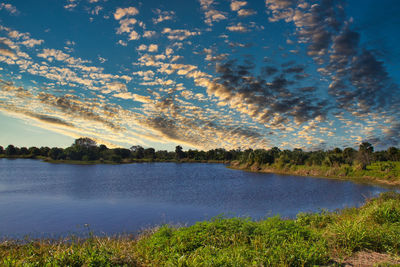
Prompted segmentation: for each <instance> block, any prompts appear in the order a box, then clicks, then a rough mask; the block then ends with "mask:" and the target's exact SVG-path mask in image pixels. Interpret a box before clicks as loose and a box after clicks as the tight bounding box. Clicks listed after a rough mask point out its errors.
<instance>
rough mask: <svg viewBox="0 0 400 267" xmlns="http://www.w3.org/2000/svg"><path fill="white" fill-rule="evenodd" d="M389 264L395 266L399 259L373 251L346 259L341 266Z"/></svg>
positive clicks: (359, 253)
mask: <svg viewBox="0 0 400 267" xmlns="http://www.w3.org/2000/svg"><path fill="white" fill-rule="evenodd" d="M384 263H385V264H390V265H397V264H400V259H398V258H397V259H395V258H393V256H390V255H389V254H382V253H378V252H373V251H361V252H358V253H356V254H354V255H353V256H351V257H350V258H348V259H346V260H345V261H344V262H343V265H342V266H346V267H351V266H357V267H359V266H362V267H369V266H371V267H372V266H379V264H384Z"/></svg>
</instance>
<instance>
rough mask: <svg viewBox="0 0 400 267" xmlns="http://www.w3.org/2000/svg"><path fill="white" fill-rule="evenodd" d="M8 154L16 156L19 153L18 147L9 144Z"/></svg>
mask: <svg viewBox="0 0 400 267" xmlns="http://www.w3.org/2000/svg"><path fill="white" fill-rule="evenodd" d="M6 155H7V156H14V155H17V149H16V148H15V146H13V145H8V146H7V148H6Z"/></svg>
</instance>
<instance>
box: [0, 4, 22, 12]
mask: <svg viewBox="0 0 400 267" xmlns="http://www.w3.org/2000/svg"><path fill="white" fill-rule="evenodd" d="M2 9H5V10H7V11H8V12H10V13H11V14H13V15H16V14H18V13H19V12H18V10H17V8H16V7H15V6H13V5H12V4H6V3H0V10H2Z"/></svg>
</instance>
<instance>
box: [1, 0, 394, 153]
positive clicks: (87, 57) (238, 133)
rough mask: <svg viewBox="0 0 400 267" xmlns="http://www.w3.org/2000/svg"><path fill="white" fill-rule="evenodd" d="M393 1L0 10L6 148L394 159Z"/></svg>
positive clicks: (13, 5)
mask: <svg viewBox="0 0 400 267" xmlns="http://www.w3.org/2000/svg"><path fill="white" fill-rule="evenodd" d="M399 13H400V2H398V1H397V0H391V1H389V0H380V1H376V0H351V1H350V0H347V1H344V0H343V1H342V0H322V1H312V0H252V1H237V0H185V1H183V0H169V1H161V0H146V1H133V0H130V1H128V0H118V1H116V0H40V1H26V0H7V1H5V2H4V1H1V0H0V145H2V146H6V145H8V144H14V145H18V146H33V145H36V146H58V147H66V146H69V145H70V144H72V142H73V140H74V139H76V138H79V137H83V136H85V137H90V138H93V139H94V140H96V141H97V142H98V143H99V144H106V145H107V146H109V147H116V146H118V147H130V146H132V145H141V146H143V147H154V148H156V149H167V150H173V149H174V148H175V146H176V145H182V146H183V148H184V149H189V148H192V149H193V148H195V149H204V150H208V149H212V148H217V147H218V148H226V149H236V148H242V149H243V148H249V147H250V148H265V149H268V148H271V147H274V146H277V147H280V148H281V149H293V148H302V149H305V150H317V149H330V148H334V147H342V148H343V147H358V145H359V144H360V143H361V142H364V141H367V142H370V143H371V144H373V145H374V146H375V148H376V149H387V148H388V147H390V146H399V141H400V138H399V130H400V106H399V105H400V101H399V98H400V91H399V84H400V69H399V66H400V65H399V63H398V62H399V60H400V46H399V45H398V44H399V43H400V33H399V31H400V30H399V29H398V25H400V17H399V16H398V14H399Z"/></svg>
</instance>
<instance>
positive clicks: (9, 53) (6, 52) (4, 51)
mask: <svg viewBox="0 0 400 267" xmlns="http://www.w3.org/2000/svg"><path fill="white" fill-rule="evenodd" d="M0 55H3V56H6V57H9V58H11V59H14V60H15V59H17V58H18V57H17V55H16V54H15V53H14V52H13V51H11V50H10V49H7V48H0Z"/></svg>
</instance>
